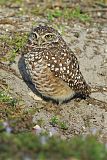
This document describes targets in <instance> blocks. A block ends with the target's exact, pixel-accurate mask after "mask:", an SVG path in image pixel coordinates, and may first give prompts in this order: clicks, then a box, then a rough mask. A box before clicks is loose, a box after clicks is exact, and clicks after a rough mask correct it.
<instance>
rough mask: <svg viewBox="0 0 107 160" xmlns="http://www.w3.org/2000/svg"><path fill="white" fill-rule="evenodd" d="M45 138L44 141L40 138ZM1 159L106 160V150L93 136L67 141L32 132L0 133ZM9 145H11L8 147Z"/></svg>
mask: <svg viewBox="0 0 107 160" xmlns="http://www.w3.org/2000/svg"><path fill="white" fill-rule="evenodd" d="M43 139H45V143H43V142H42V140H43ZM0 144H1V145H0V157H1V159H7V158H8V159H11V160H13V159H25V158H29V159H39V160H47V159H51V160H55V159H58V160H65V159H66V160H68V159H76V160H106V158H107V150H106V148H105V146H104V144H101V143H99V142H98V141H97V139H96V138H95V137H92V136H91V137H89V136H88V137H86V138H83V137H74V138H72V139H71V140H69V141H66V140H61V139H60V138H59V137H55V136H54V137H51V138H49V137H48V136H45V135H44V138H43V135H40V136H36V135H35V134H34V133H21V134H15V135H14V134H7V133H3V132H2V133H0ZM10 146H11V147H10Z"/></svg>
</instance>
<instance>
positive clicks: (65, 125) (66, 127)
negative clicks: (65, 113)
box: [60, 122, 68, 130]
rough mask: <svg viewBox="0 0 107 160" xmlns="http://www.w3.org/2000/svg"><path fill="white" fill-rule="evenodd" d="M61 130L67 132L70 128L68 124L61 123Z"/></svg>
mask: <svg viewBox="0 0 107 160" xmlns="http://www.w3.org/2000/svg"><path fill="white" fill-rule="evenodd" d="M60 128H61V129H63V130H67V129H68V126H67V124H66V122H60Z"/></svg>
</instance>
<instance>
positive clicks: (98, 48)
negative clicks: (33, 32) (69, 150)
mask: <svg viewBox="0 0 107 160" xmlns="http://www.w3.org/2000/svg"><path fill="white" fill-rule="evenodd" d="M0 12H1V15H0V16H1V17H2V18H3V16H4V12H5V10H4V8H0ZM6 14H7V15H6ZM12 14H14V10H13V9H9V8H7V12H6V13H5V16H4V18H5V17H6V16H7V18H8V19H9V20H10V21H12V22H13V21H17V22H18V25H17V26H15V25H14V24H2V23H1V24H0V32H1V33H2V34H7V35H8V34H9V33H10V32H13V31H14V30H15V31H16V32H29V31H30V29H31V27H32V23H33V22H35V24H37V25H38V24H39V22H40V19H39V18H38V17H33V16H32V17H29V16H28V15H25V16H23V17H17V16H16V17H15V16H13V17H12ZM44 22H47V20H46V19H42V23H44ZM63 25H64V26H65V27H64V33H63V34H62V36H63V38H64V39H65V41H66V42H67V44H68V45H69V47H70V48H71V49H72V51H74V53H75V55H76V56H77V58H78V61H79V63H80V70H81V72H82V74H83V75H84V77H85V79H86V81H87V83H88V84H90V86H95V87H98V86H100V87H101V88H103V87H105V86H107V23H104V24H103V25H101V24H98V23H94V25H88V26H87V25H84V24H81V23H79V22H77V23H70V24H69V25H68V24H66V23H64V22H63ZM53 26H54V25H53ZM59 31H60V32H61V29H60V28H59ZM77 35H78V36H77ZM19 59H20V55H18V56H17V57H16V62H15V63H14V64H12V65H11V68H13V69H14V70H15V72H16V74H17V75H19V77H18V76H16V75H15V74H14V73H12V72H11V71H6V70H4V69H3V68H0V80H1V81H2V82H3V81H5V83H6V84H8V86H9V88H10V90H9V92H10V94H11V95H12V96H14V97H16V98H17V99H21V100H23V102H24V104H25V106H26V108H29V107H31V106H33V107H36V108H37V109H38V112H36V113H35V114H34V116H33V120H32V121H33V122H35V123H36V124H38V121H40V120H42V121H43V124H42V126H41V127H42V128H43V129H46V130H48V131H50V130H51V129H52V128H54V130H55V132H56V134H60V136H61V137H63V138H70V137H72V136H74V135H78V134H83V135H87V134H95V133H98V134H99V139H101V140H104V141H105V142H107V112H106V111H107V92H103V93H101V92H100V90H99V91H98V92H97V93H92V94H91V96H90V97H93V98H95V99H97V100H101V101H103V102H105V103H103V102H99V103H96V102H93V99H92V100H88V101H87V100H80V101H77V100H72V101H70V102H68V103H66V104H62V105H59V106H57V105H56V104H52V103H51V102H45V101H44V100H42V99H41V100H39V98H38V97H36V99H34V98H32V96H31V94H32V91H31V89H30V88H29V87H28V86H27V84H26V83H25V82H24V80H23V78H22V76H21V74H20V72H19V68H18V63H19ZM22 63H23V62H22ZM22 66H23V64H21V67H22ZM54 116H57V117H58V119H59V120H60V121H61V122H64V123H65V124H66V125H67V129H66V130H64V129H61V127H60V126H59V125H55V126H54V127H52V125H51V124H50V121H51V118H52V117H54Z"/></svg>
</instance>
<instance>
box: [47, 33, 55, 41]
mask: <svg viewBox="0 0 107 160" xmlns="http://www.w3.org/2000/svg"><path fill="white" fill-rule="evenodd" d="M53 38H54V35H52V34H47V35H45V39H47V40H53Z"/></svg>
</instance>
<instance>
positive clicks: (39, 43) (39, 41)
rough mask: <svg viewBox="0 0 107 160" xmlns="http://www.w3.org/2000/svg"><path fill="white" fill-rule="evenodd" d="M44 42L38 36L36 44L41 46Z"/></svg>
mask: <svg viewBox="0 0 107 160" xmlns="http://www.w3.org/2000/svg"><path fill="white" fill-rule="evenodd" d="M44 42H45V40H44V39H42V38H41V37H39V38H38V46H41V45H42V44H44Z"/></svg>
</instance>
